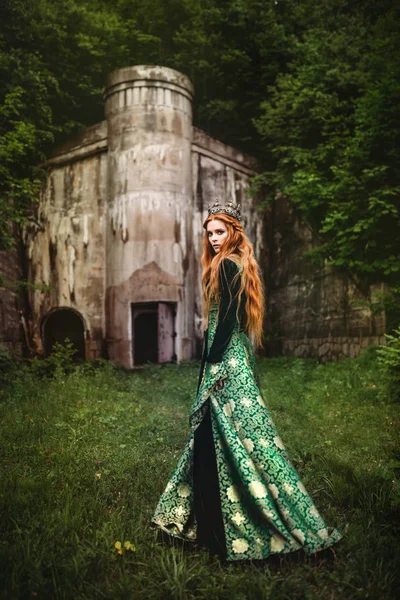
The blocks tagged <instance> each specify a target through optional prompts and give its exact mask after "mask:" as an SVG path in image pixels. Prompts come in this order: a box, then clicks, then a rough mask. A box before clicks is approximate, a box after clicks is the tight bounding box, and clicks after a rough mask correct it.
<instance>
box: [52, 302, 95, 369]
mask: <svg viewBox="0 0 400 600" xmlns="http://www.w3.org/2000/svg"><path fill="white" fill-rule="evenodd" d="M66 338H68V339H69V340H70V341H71V342H72V343H73V344H74V346H75V348H76V354H75V356H74V359H75V360H80V359H84V358H85V327H84V322H83V318H82V317H81V315H80V314H79V313H78V312H77V311H75V310H73V309H72V308H57V309H55V310H52V311H51V312H50V313H49V314H48V315H47V316H46V317H45V318H44V320H43V324H42V339H43V347H44V353H45V355H46V356H49V354H51V352H52V350H53V347H54V344H55V343H56V342H59V343H60V344H62V345H63V346H65V339H66Z"/></svg>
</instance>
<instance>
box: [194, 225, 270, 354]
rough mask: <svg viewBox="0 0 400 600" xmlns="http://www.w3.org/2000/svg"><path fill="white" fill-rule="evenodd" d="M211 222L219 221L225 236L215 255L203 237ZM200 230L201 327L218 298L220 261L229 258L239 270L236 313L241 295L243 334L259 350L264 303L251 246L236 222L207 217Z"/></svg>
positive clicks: (257, 267)
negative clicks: (222, 225)
mask: <svg viewBox="0 0 400 600" xmlns="http://www.w3.org/2000/svg"><path fill="white" fill-rule="evenodd" d="M214 219H218V220H220V221H222V222H223V223H224V224H225V226H226V228H227V230H228V236H227V238H226V239H225V242H224V243H223V244H222V246H221V247H220V251H219V252H218V253H215V251H214V249H213V248H212V246H211V244H210V242H209V239H208V234H207V224H208V223H209V222H210V221H212V220H214ZM204 228H205V234H204V237H203V254H202V257H201V265H202V267H203V273H202V278H201V282H202V290H203V310H204V322H205V326H207V323H208V315H209V311H210V302H211V300H212V299H217V298H218V295H219V278H218V271H219V267H220V264H221V261H222V260H223V259H224V258H230V259H231V260H233V261H235V262H236V264H238V265H239V266H241V267H242V269H241V285H240V289H239V292H238V311H239V306H240V301H241V297H242V295H243V293H244V294H245V297H246V303H245V323H244V327H245V332H246V334H247V335H248V336H249V337H250V338H251V340H252V342H253V345H254V347H255V348H258V347H262V331H263V322H264V312H265V299H264V289H263V284H262V280H261V276H260V268H259V266H258V264H257V262H256V259H255V257H254V249H253V245H252V243H251V242H250V240H249V239H248V237H247V236H246V234H245V233H244V231H243V226H242V225H241V224H240V222H239V221H238V220H237V219H235V218H233V217H230V216H229V215H226V214H224V213H217V214H215V215H210V216H209V217H207V219H206V220H205V222H204Z"/></svg>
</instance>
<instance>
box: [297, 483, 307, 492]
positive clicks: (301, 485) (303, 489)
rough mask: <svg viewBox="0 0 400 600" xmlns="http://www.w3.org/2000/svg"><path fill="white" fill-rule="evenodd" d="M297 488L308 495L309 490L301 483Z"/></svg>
mask: <svg viewBox="0 0 400 600" xmlns="http://www.w3.org/2000/svg"><path fill="white" fill-rule="evenodd" d="M297 487H298V488H299V490H300V491H301V493H302V494H307V490H306V488H305V487H304V485H303V484H302V482H301V481H298V482H297Z"/></svg>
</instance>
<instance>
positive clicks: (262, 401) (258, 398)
mask: <svg viewBox="0 0 400 600" xmlns="http://www.w3.org/2000/svg"><path fill="white" fill-rule="evenodd" d="M256 400H257V402H258V403H259V404H261V406H264V408H265V402H264V400H263V399H262V396H260V395H258V396H257V398H256Z"/></svg>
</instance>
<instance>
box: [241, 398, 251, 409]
mask: <svg viewBox="0 0 400 600" xmlns="http://www.w3.org/2000/svg"><path fill="white" fill-rule="evenodd" d="M240 403H241V404H243V406H245V407H246V408H249V406H251V400H250V398H242V399H241V401H240Z"/></svg>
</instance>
